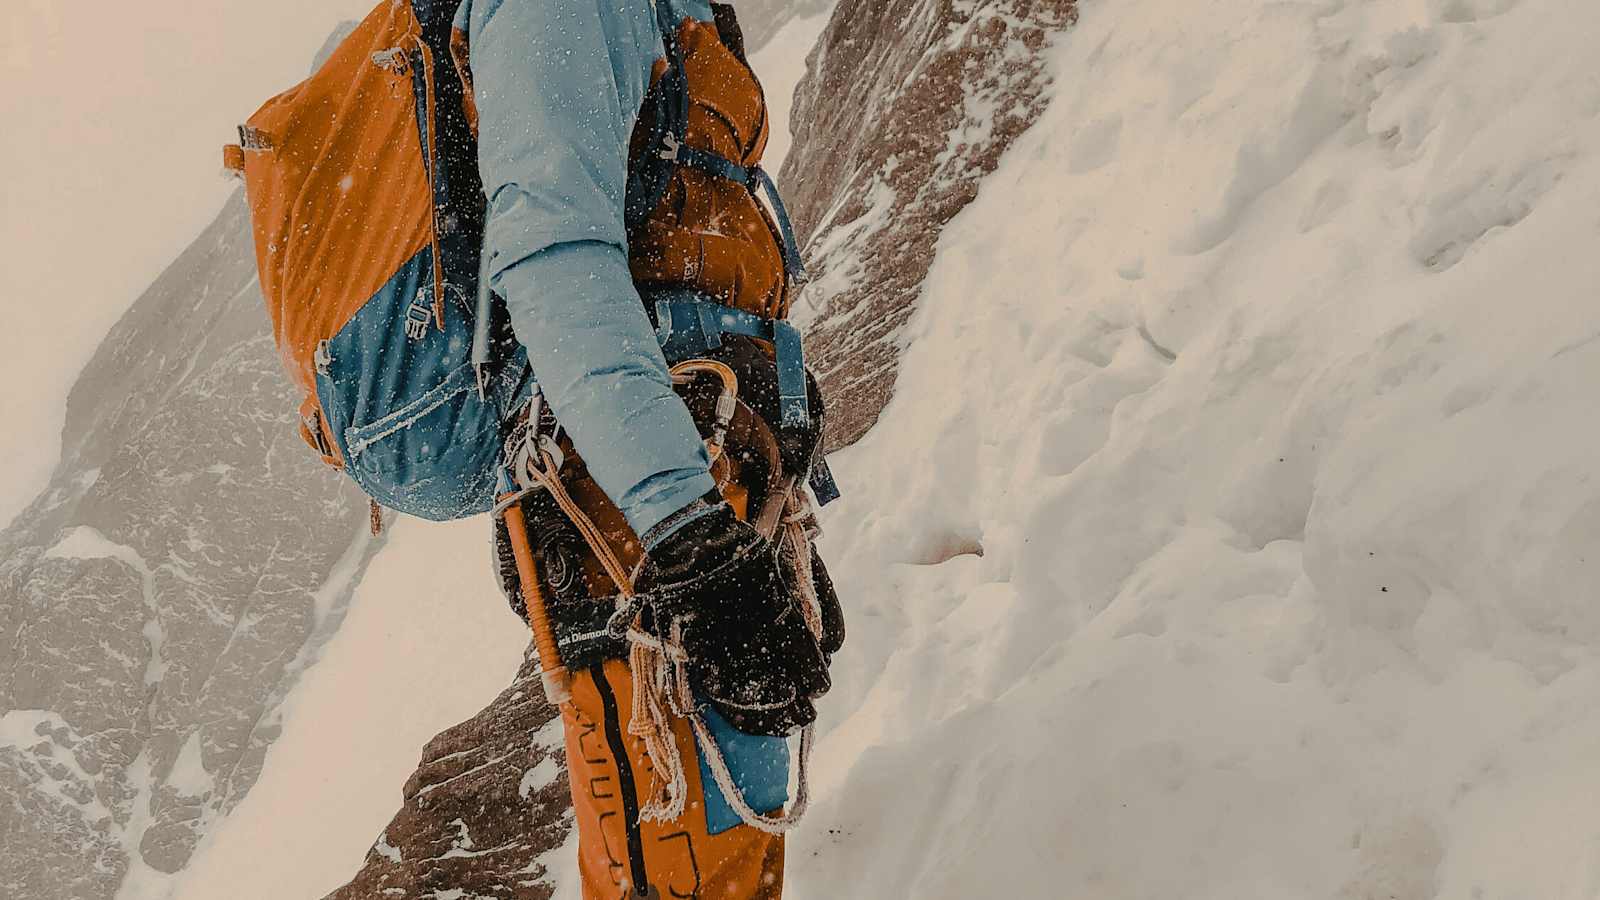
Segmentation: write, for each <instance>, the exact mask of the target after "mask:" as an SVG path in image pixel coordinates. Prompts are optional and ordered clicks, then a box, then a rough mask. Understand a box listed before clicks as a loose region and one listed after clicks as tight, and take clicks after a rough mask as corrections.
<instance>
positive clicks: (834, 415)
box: [781, 0, 1077, 447]
mask: <svg viewBox="0 0 1600 900" xmlns="http://www.w3.org/2000/svg"><path fill="white" fill-rule="evenodd" d="M1076 18H1077V6H1076V0H1043V2H1030V0H975V2H952V0H841V2H840V3H839V5H838V6H837V7H836V9H835V11H834V15H833V18H832V19H831V21H830V22H829V24H828V27H827V30H825V31H824V32H823V34H822V38H821V40H820V42H819V43H818V45H817V47H816V48H815V49H814V50H813V51H812V54H811V57H810V59H809V61H808V62H809V65H810V70H809V72H808V73H807V76H806V79H805V80H804V81H803V82H802V83H801V85H800V90H799V92H798V94H797V96H796V98H795V107H794V113H793V116H792V119H791V122H792V125H793V130H794V136H795V137H794V148H793V150H792V151H790V153H789V156H788V159H787V161H786V162H785V163H784V167H783V176H782V178H781V181H782V182H783V183H784V184H785V185H786V186H787V187H788V189H789V194H790V207H791V211H792V212H793V213H794V215H795V220H796V223H797V224H798V226H799V228H800V231H801V233H802V235H803V237H804V238H805V242H806V252H807V259H808V263H809V264H810V266H811V270H812V274H813V275H814V276H815V277H816V281H815V282H814V283H813V284H812V286H811V287H809V288H808V289H807V290H806V292H805V294H804V295H803V297H802V300H801V308H800V309H799V310H798V311H797V313H796V318H797V319H799V320H801V321H807V322H809V325H810V327H809V328H808V341H809V343H808V348H809V352H810V354H811V360H812V365H813V367H814V368H815V369H816V371H817V374H818V376H819V377H820V378H821V380H822V386H823V389H824V391H826V392H827V394H828V399H829V422H828V441H829V444H830V446H835V447H837V446H842V445H844V444H848V443H850V442H852V441H854V440H856V439H857V438H859V437H860V436H861V435H862V434H864V433H866V431H867V429H869V428H871V427H872V424H873V422H875V421H877V418H878V414H879V412H880V411H881V410H882V409H883V406H884V404H885V403H887V402H888V400H889V397H890V395H891V394H892V392H893V389H894V383H895V372H896V369H897V367H898V361H899V356H900V352H901V350H902V340H901V337H902V329H903V328H904V326H905V323H906V321H907V319H908V318H910V316H911V313H912V311H913V310H914V309H915V306H916V300H917V298H918V296H919V295H920V294H921V292H922V285H923V279H924V278H925V277H926V275H927V273H928V267H929V265H931V264H932V262H933V257H934V249H935V247H936V246H937V244H938V239H939V234H940V232H941V230H942V229H943V228H944V226H945V223H947V222H949V221H950V219H951V218H952V217H954V216H955V215H956V214H957V213H958V212H960V211H961V210H962V208H964V207H965V206H966V205H967V204H968V203H970V202H971V201H972V199H973V197H975V196H976V195H977V192H978V183H979V181H980V180H981V179H982V178H983V177H984V176H985V175H987V174H989V173H990V172H992V171H993V170H994V168H995V165H996V163H997V162H998V160H999V158H1000V155H1001V154H1002V153H1003V152H1004V151H1005V150H1006V148H1007V147H1009V146H1010V145H1011V142H1012V141H1014V140H1015V139H1016V138H1017V136H1018V135H1020V134H1022V133H1023V132H1024V131H1026V130H1027V128H1028V127H1029V126H1030V125H1031V124H1032V123H1033V121H1034V120H1035V119H1037V118H1038V116H1039V114H1040V113H1041V112H1043V110H1044V107H1045V99H1044V97H1043V91H1044V88H1045V87H1046V86H1047V85H1048V83H1049V81H1050V78H1049V73H1048V72H1047V71H1046V69H1045V64H1044V55H1043V51H1044V49H1045V48H1046V47H1047V46H1048V45H1049V44H1050V42H1051V41H1052V40H1053V39H1054V37H1055V36H1056V35H1057V34H1059V33H1060V32H1061V31H1062V30H1064V29H1066V28H1067V27H1068V26H1070V25H1071V23H1072V22H1073V21H1075V20H1076Z"/></svg>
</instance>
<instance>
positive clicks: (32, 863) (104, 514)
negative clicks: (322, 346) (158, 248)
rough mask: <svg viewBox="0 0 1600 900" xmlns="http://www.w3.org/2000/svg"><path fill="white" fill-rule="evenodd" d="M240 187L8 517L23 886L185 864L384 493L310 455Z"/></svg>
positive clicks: (231, 800)
mask: <svg viewBox="0 0 1600 900" xmlns="http://www.w3.org/2000/svg"><path fill="white" fill-rule="evenodd" d="M254 274H255V273H254V254H253V252H252V250H251V246H250V243H249V237H248V229H247V226H246V220H245V211H244V204H243V201H242V198H235V200H234V201H233V202H231V203H230V204H229V205H228V207H227V208H226V209H225V210H224V211H223V213H222V215H221V216H220V217H219V218H218V220H217V221H216V223H215V224H214V225H213V226H212V227H211V228H210V229H208V230H207V232H206V233H205V234H204V235H202V236H201V238H200V239H199V240H198V241H197V242H196V243H195V245H194V246H193V247H192V248H190V250H189V251H187V252H186V253H185V254H184V255H183V256H182V257H181V258H180V259H179V260H178V261H177V262H176V263H175V264H174V265H173V266H172V267H171V268H170V269H169V270H168V271H167V272H166V273H165V274H164V275H163V276H162V277H161V279H160V280H158V281H157V282H156V284H155V285H154V286H152V287H151V289H150V290H149V291H148V292H147V293H146V294H145V295H144V296H143V297H142V298H140V300H139V301H138V302H137V303H136V304H135V305H134V306H133V308H132V309H131V310H130V311H129V313H128V314H127V316H126V317H125V318H124V319H123V321H122V322H121V323H120V324H119V325H118V326H117V327H116V329H115V330H113V332H112V333H111V334H110V336H109V337H108V338H107V339H106V341H105V343H104V345H103V346H102V348H101V350H100V352H99V354H98V355H97V356H96V357H95V359H94V360H93V362H91V364H90V365H89V367H88V368H87V369H86V370H85V372H84V373H83V376H82V378H81V379H80V381H79V382H78V384H77V386H76V388H75V389H74V391H73V394H72V399H71V401H70V404H69V407H68V410H67V425H66V433H65V437H64V440H63V447H64V448H65V451H64V454H63V456H64V458H63V461H62V463H61V465H60V467H59V468H58V470H57V471H56V474H55V477H54V478H53V480H52V482H51V484H50V485H49V486H48V488H47V489H46V490H45V492H44V493H43V494H42V495H41V496H40V497H39V499H38V500H37V501H36V502H35V503H34V504H33V505H32V507H30V508H29V509H28V510H27V511H26V512H25V513H24V514H23V515H21V516H19V517H18V519H17V521H16V523H15V524H14V525H13V526H12V527H11V528H10V529H9V530H7V531H6V532H4V533H3V534H0V646H4V648H5V650H4V651H0V796H4V797H5V798H6V800H5V801H4V802H3V803H0V896H3V897H18V898H22V897H27V898H30V900H68V898H70V900H101V898H110V897H112V896H113V895H114V894H115V893H116V891H117V889H118V886H119V884H120V883H121V881H122V880H123V877H124V875H125V874H127V873H128V872H129V871H130V870H154V871H157V872H173V871H177V870H178V869H180V868H182V867H183V865H184V864H185V863H186V862H187V860H188V858H189V855H190V853H191V852H192V851H193V849H194V847H195V845H196V842H197V841H198V839H199V838H200V836H201V835H202V834H203V833H204V832H205V830H206V829H207V828H208V827H209V826H210V824H211V823H213V822H214V821H216V820H217V819H218V818H219V817H221V816H223V815H225V814H226V813H227V812H228V810H229V809H231V808H232V807H233V805H234V804H236V803H237V802H238V801H239V799H240V798H241V797H242V796H243V795H244V794H245V792H246V791H248V790H249V788H250V786H251V784H252V783H253V782H254V781H255V779H256V776H257V773H258V772H259V771H260V768H261V764H262V757H263V755H264V753H265V752H266V748H267V746H268V745H269V744H270V743H271V741H272V740H273V737H274V735H275V733H276V730H277V727H278V725H277V720H276V716H277V708H278V700H279V699H280V698H281V697H282V695H283V693H284V691H286V690H287V688H288V687H289V686H290V685H291V684H292V683H293V682H294V680H295V678H296V677H297V675H298V674H299V672H300V671H302V670H303V669H304V668H305V667H306V666H307V665H308V664H309V663H310V661H311V659H312V656H313V655H314V651H315V648H316V645H317V643H318V642H319V640H320V639H321V638H323V637H325V636H326V634H327V633H328V632H329V631H330V630H331V629H332V628H333V627H334V626H335V625H336V624H337V619H338V618H339V615H340V614H341V609H342V604H343V602H344V599H345V596H346V594H347V592H348V589H349V587H350V582H351V579H352V577H353V576H354V575H355V570H356V569H357V567H358V566H359V564H360V562H361V560H362V557H363V550H364V548H365V546H366V544H367V543H368V542H367V540H366V539H364V538H361V537H359V535H360V532H361V529H362V523H363V522H364V521H365V520H366V511H365V507H364V506H363V505H362V503H361V502H360V501H359V500H358V499H357V498H356V497H354V496H353V495H352V494H351V493H350V492H349V491H346V490H345V489H344V488H343V486H342V484H341V482H340V480H339V479H338V478H336V477H334V476H332V474H331V473H328V472H325V471H324V470H323V468H322V466H321V464H320V463H319V462H317V461H316V460H315V459H314V458H313V457H312V456H311V455H310V454H308V453H307V452H306V449H305V447H304V445H303V444H302V443H301V442H300V440H299V438H298V436H297V435H296V433H295V431H294V418H293V410H294V408H295V404H294V403H292V402H291V400H290V397H289V390H288V387H287V384H286V382H285V380H284V378H283V376H282V375H281V373H280V369H279V365H278V360H277V355H276V353H275V352H274V350H273V347H272V341H271V338H270V337H269V336H268V333H267V322H266V316H265V313H264V311H263V310H264V307H263V305H262V300H261V297H260V294H259V292H258V291H257V289H256V287H255V282H254Z"/></svg>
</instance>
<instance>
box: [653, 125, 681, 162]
mask: <svg viewBox="0 0 1600 900" xmlns="http://www.w3.org/2000/svg"><path fill="white" fill-rule="evenodd" d="M661 145H662V146H663V147H665V148H666V149H664V150H662V151H660V152H659V153H657V154H656V155H657V156H659V157H661V158H662V159H664V160H666V161H667V162H670V163H675V162H677V161H678V152H679V151H680V150H682V149H683V142H682V141H680V140H678V136H677V135H675V134H673V133H672V132H670V131H669V132H667V135H666V137H663V138H662V139H661Z"/></svg>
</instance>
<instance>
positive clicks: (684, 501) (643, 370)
mask: <svg viewBox="0 0 1600 900" xmlns="http://www.w3.org/2000/svg"><path fill="white" fill-rule="evenodd" d="M461 18H464V19H465V22H461V24H464V25H466V29H467V33H468V37H469V40H470V43H471V54H472V71H473V87H474V93H475V95H476V99H477V104H478V117H479V137H478V162H479V168H480V170H481V171H482V174H483V186H484V191H485V193H486V194H487V196H488V198H489V208H488V219H487V223H486V226H485V235H484V254H485V262H484V271H485V273H486V275H487V277H488V279H489V284H490V286H491V287H492V288H493V289H494V290H495V291H496V292H497V293H499V294H500V295H501V296H503V297H505V298H506V306H507V308H508V310H509V311H510V314H511V322H512V326H513V328H514V329H515V331H516V334H517V337H518V339H519V340H521V341H522V343H523V344H524V345H525V346H526V347H527V349H528V358H529V360H530V361H531V363H532V366H533V370H534V376H535V378H537V379H538V382H539V385H540V387H541V388H542V389H543V391H544V395H545V399H546V400H547V401H548V402H549V404H550V406H551V409H552V410H553V411H554V412H555V414H556V416H557V418H558V419H559V420H560V421H561V424H562V425H563V426H564V427H565V428H566V430H567V433H568V434H570V435H571V437H572V441H573V444H574V445H575V446H576V447H577V449H578V452H579V453H581V454H582V455H583V458H584V461H585V462H586V463H587V465H588V467H589V471H590V473H591V474H592V475H593V476H594V479H595V481H596V483H598V484H599V485H600V488H601V489H602V490H604V491H605V492H606V494H607V496H609V497H611V498H612V500H614V501H615V502H616V504H617V505H618V506H619V507H620V508H621V509H622V512H623V514H624V515H625V516H626V517H627V519H628V523H629V524H630V525H631V526H633V529H634V530H635V531H636V532H638V533H639V534H644V533H645V532H647V531H649V530H650V529H651V528H652V527H653V526H655V525H656V524H658V523H660V522H661V521H662V520H664V519H666V518H667V517H669V516H671V515H672V514H673V513H675V512H677V511H679V510H681V509H683V508H684V507H685V506H687V505H689V504H690V503H691V502H692V501H694V500H695V499H696V498H698V497H700V496H702V495H704V494H705V493H706V492H708V491H710V490H712V489H713V487H714V486H715V484H714V482H713V481H712V479H711V476H710V473H709V464H710V461H709V459H708V458H707V456H706V451H705V447H704V445H703V444H702V443H701V441H700V436H699V433H698V432H697V431H696V430H695V427H694V422H693V420H692V419H691V418H690V417H689V412H688V410H687V408H685V406H684V405H683V402H682V401H681V400H679V399H678V397H677V395H676V394H674V393H673V391H672V384H671V378H670V377H669V375H668V373H667V364H666V361H665V359H664V358H663V357H662V355H661V349H660V347H659V345H658V344H657V343H656V339H655V335H654V334H653V332H652V331H651V328H650V322H649V319H647V318H646V316H645V312H644V307H643V305H642V304H641V302H640V300H639V294H638V292H637V290H636V289H635V288H634V286H633V279H632V276H631V275H630V273H629V271H628V253H627V233H626V228H625V226H624V223H623V199H624V196H625V194H626V190H627V165H628V140H629V137H630V135H631V133H632V130H633V124H634V120H635V118H636V116H637V114H638V110H639V106H640V103H641V102H642V101H643V97H644V93H645V91H646V89H647V88H648V87H649V83H650V69H651V66H652V65H653V64H654V62H655V60H656V59H657V57H658V56H659V55H660V46H661V42H660V35H659V34H658V33H657V28H656V25H655V18H654V13H653V12H652V10H651V7H650V3H649V2H648V0H468V2H467V3H466V4H464V5H463V8H462V13H461ZM458 22H460V19H459V18H458Z"/></svg>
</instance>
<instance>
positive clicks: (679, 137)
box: [626, 2, 808, 287]
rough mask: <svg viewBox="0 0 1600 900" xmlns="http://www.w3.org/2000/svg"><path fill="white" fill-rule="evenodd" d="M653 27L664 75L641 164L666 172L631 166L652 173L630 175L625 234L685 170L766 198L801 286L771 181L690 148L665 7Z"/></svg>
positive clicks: (784, 214)
mask: <svg viewBox="0 0 1600 900" xmlns="http://www.w3.org/2000/svg"><path fill="white" fill-rule="evenodd" d="M655 7H656V24H657V26H658V27H659V29H660V31H661V43H662V46H663V47H665V48H666V57H667V71H666V72H664V73H663V74H662V76H661V79H660V81H658V82H657V84H656V86H655V88H654V89H653V91H652V92H653V93H655V96H656V98H657V99H656V101H655V102H656V106H657V109H656V116H655V120H654V127H653V129H652V134H651V135H650V144H651V146H653V147H655V148H657V149H656V150H655V151H654V152H653V153H650V154H648V155H647V156H646V159H651V158H653V159H656V160H660V161H661V162H664V163H666V164H667V165H666V166H664V167H663V166H655V167H651V166H646V165H639V166H635V167H634V168H635V169H639V170H646V169H653V171H636V172H630V173H629V177H628V181H629V185H628V188H629V189H628V201H629V202H628V203H627V210H626V219H627V227H628V230H629V231H630V232H631V231H633V230H634V229H635V228H638V227H639V226H640V225H642V224H644V222H645V220H646V219H648V218H649V216H650V213H651V212H653V211H654V210H655V208H656V206H657V204H659V203H660V202H661V197H662V195H663V194H665V193H666V189H667V181H668V179H669V177H670V173H671V167H673V166H686V167H688V168H691V169H695V170H696V171H699V172H704V173H705V174H707V175H710V176H711V177H713V178H722V179H726V180H728V181H731V182H733V183H735V184H737V185H739V186H741V187H743V188H744V189H745V190H747V191H749V192H750V193H751V195H752V196H759V195H760V194H763V193H764V194H766V196H767V202H768V204H769V205H770V206H771V208H772V212H773V216H774V218H776V219H777V222H778V232H779V235H780V236H781V237H782V239H783V266H784V270H785V274H786V275H787V276H788V279H789V282H790V284H791V285H793V286H796V287H798V286H800V285H803V284H805V283H806V281H807V280H808V276H807V274H806V267H805V261H804V260H803V259H802V258H801V256H800V243H799V241H798V240H797V239H796V237H795V232H794V223H793V222H792V221H791V220H790V218H789V210H788V209H787V208H786V207H785V206H784V204H783V197H782V196H781V195H779V193H778V186H777V184H776V183H774V182H773V180H772V176H771V175H768V174H767V172H766V170H765V169H763V168H761V167H760V166H742V165H740V164H738V163H736V162H734V161H733V160H731V159H728V158H726V157H724V156H722V155H721V154H718V153H713V152H711V151H708V150H701V149H699V148H696V147H691V146H689V144H688V134H689V75H688V70H687V68H686V67H685V65H684V62H683V49H682V48H681V47H679V46H678V35H677V28H676V26H675V25H674V23H673V22H672V20H671V13H670V12H669V11H668V10H667V4H665V3H659V2H658V3H656V4H655Z"/></svg>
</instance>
